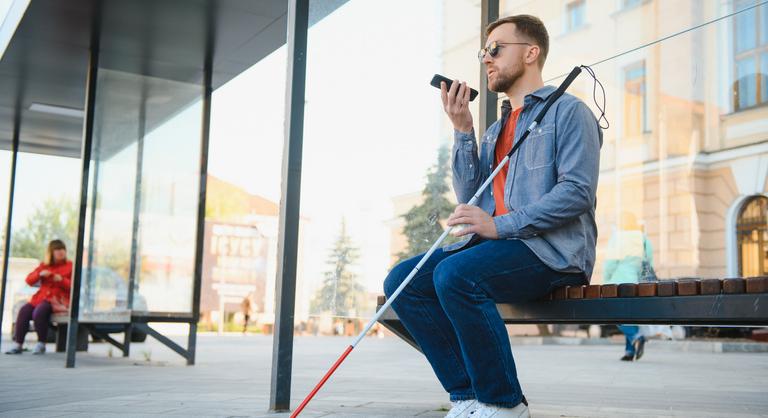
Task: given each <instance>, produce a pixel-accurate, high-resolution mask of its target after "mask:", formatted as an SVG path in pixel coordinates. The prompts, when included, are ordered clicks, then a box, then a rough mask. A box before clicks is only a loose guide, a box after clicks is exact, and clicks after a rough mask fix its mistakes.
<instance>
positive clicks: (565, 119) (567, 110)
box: [445, 86, 603, 280]
mask: <svg viewBox="0 0 768 418" xmlns="http://www.w3.org/2000/svg"><path fill="white" fill-rule="evenodd" d="M554 91H555V87H552V86H544V87H542V88H540V89H538V90H536V91H535V92H533V93H531V94H529V95H527V96H526V97H525V99H524V101H523V110H522V111H521V113H520V116H519V119H518V122H517V127H516V129H515V140H517V139H518V138H520V136H521V135H522V134H523V132H524V131H525V130H526V129H527V128H528V126H529V125H530V124H531V122H533V119H534V118H535V117H536V115H537V114H538V113H539V110H541V108H542V107H543V106H544V103H545V102H546V100H547V98H548V97H549V95H550V94H552V92H554ZM505 122H506V115H504V116H503V117H502V119H500V120H498V121H496V122H495V123H494V124H493V125H491V126H490V127H489V128H488V130H487V131H486V132H485V134H484V135H483V137H482V139H481V140H480V153H479V154H478V146H477V141H476V140H475V134H474V132H470V133H463V132H458V131H455V132H454V145H453V187H454V190H455V191H456V197H457V198H458V200H459V202H461V203H467V202H468V201H469V200H470V199H471V198H472V196H473V195H474V193H475V192H476V191H477V189H478V188H479V187H480V185H481V184H482V182H483V181H485V179H487V178H488V176H489V175H490V174H491V171H493V168H494V167H493V164H494V151H495V148H496V138H497V137H498V136H499V133H500V132H501V131H502V128H503V127H504V123H505ZM602 143H603V133H602V130H601V129H600V127H599V125H598V121H597V120H596V118H595V116H594V115H593V114H592V111H591V110H590V109H589V107H587V105H586V104H584V103H583V102H582V101H581V100H579V99H578V98H576V97H574V96H572V95H569V94H567V93H566V94H563V96H562V97H560V98H559V99H558V100H557V101H556V102H555V103H554V104H553V105H552V107H550V108H549V111H548V112H547V114H546V115H545V116H544V119H543V120H542V121H541V123H540V124H539V125H538V126H537V127H536V128H535V129H534V131H533V132H531V134H530V135H529V136H528V138H527V139H526V140H525V142H524V143H523V144H522V145H521V146H520V148H519V149H518V150H517V152H515V154H514V155H512V157H511V158H510V161H509V166H508V168H507V169H508V174H507V181H506V184H505V186H504V205H505V207H506V208H507V210H508V211H509V213H507V214H504V215H501V216H494V218H493V221H494V223H495V224H496V231H497V232H498V234H499V238H500V239H519V240H521V241H523V242H524V243H525V244H526V245H527V246H528V247H529V248H530V249H531V251H533V252H534V253H535V254H536V255H537V256H538V257H539V258H540V259H541V261H542V262H544V264H546V265H547V266H549V267H550V268H552V269H553V270H556V271H562V272H568V273H577V272H582V273H584V276H585V278H586V279H587V280H589V278H590V277H591V275H592V270H593V268H594V265H595V245H596V240H597V225H596V223H595V207H596V205H597V200H596V197H595V192H596V190H597V178H598V173H599V170H600V169H599V165H600V147H601V146H602ZM478 206H479V207H480V208H482V209H483V210H485V211H486V212H488V213H489V214H490V215H493V214H494V211H495V209H496V205H495V202H494V197H493V190H492V187H490V186H489V187H488V188H487V189H486V190H485V192H484V193H483V194H482V195H481V196H480V199H479V201H478ZM471 238H472V237H471V236H470V237H468V238H466V239H464V240H462V241H460V242H457V243H455V244H452V245H448V246H446V247H445V250H446V251H452V250H457V249H460V248H462V247H464V246H465V245H466V244H467V243H468V242H469V240H470V239H471Z"/></svg>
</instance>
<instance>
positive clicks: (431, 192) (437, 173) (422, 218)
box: [397, 146, 456, 262]
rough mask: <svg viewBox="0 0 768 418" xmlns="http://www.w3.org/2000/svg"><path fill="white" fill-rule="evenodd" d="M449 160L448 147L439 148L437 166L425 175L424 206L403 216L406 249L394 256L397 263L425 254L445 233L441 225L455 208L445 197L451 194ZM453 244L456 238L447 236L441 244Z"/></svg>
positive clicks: (412, 209) (419, 206)
mask: <svg viewBox="0 0 768 418" xmlns="http://www.w3.org/2000/svg"><path fill="white" fill-rule="evenodd" d="M450 156H451V154H450V150H449V149H448V147H447V146H443V147H441V148H440V150H439V152H438V155H437V163H436V164H435V165H434V166H432V168H430V169H429V171H428V172H427V184H426V185H425V186H424V190H423V191H422V192H421V194H422V196H424V202H423V203H422V204H420V205H418V206H414V207H413V208H411V210H409V211H408V212H406V213H405V214H404V215H402V217H403V219H405V227H404V228H403V234H404V235H405V236H406V239H407V240H408V247H406V249H405V250H404V251H402V252H401V253H399V254H398V255H397V256H398V262H400V261H403V260H405V259H407V258H410V257H413V256H415V255H418V254H421V253H423V252H426V251H427V250H428V249H429V247H431V246H432V244H433V243H434V242H435V241H436V240H437V239H438V238H439V237H440V234H442V233H443V231H444V229H443V226H442V225H441V221H444V220H445V219H447V218H448V216H449V215H450V214H451V213H452V212H453V209H454V207H455V205H454V204H453V203H452V202H451V201H450V200H448V198H447V197H446V195H447V194H448V192H449V191H450V188H449V187H448V179H449V178H450V172H451V167H450ZM452 242H456V238H454V237H450V236H449V237H448V238H446V240H445V241H443V243H444V244H446V245H447V244H450V243H452Z"/></svg>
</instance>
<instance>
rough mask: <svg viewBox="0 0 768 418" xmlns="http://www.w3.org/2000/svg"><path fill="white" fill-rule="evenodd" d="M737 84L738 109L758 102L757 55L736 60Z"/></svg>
mask: <svg viewBox="0 0 768 418" xmlns="http://www.w3.org/2000/svg"><path fill="white" fill-rule="evenodd" d="M736 84H737V85H738V90H737V92H738V93H737V94H738V96H737V97H738V101H737V106H738V109H744V108H747V107H750V106H754V105H756V104H757V76H756V74H755V57H754V56H750V57H749V58H743V59H740V60H736Z"/></svg>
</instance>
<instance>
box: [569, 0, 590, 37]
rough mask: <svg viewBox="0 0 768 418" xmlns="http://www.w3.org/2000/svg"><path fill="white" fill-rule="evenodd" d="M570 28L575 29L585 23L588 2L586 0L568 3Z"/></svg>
mask: <svg viewBox="0 0 768 418" xmlns="http://www.w3.org/2000/svg"><path fill="white" fill-rule="evenodd" d="M567 9H568V10H567V13H568V30H575V29H578V28H580V27H581V26H582V25H584V18H585V14H586V13H585V9H586V4H585V2H584V1H575V2H573V3H568V6H567Z"/></svg>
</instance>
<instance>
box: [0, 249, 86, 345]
mask: <svg viewBox="0 0 768 418" xmlns="http://www.w3.org/2000/svg"><path fill="white" fill-rule="evenodd" d="M71 280H72V262H71V261H69V260H67V247H66V246H65V245H64V243H63V242H62V241H60V240H57V239H56V240H53V241H51V242H50V243H48V250H47V251H46V252H45V260H43V262H42V263H40V265H39V266H38V267H37V268H36V269H35V270H34V271H32V273H29V276H27V284H28V285H30V286H34V285H36V284H38V283H39V286H40V290H38V291H37V293H35V294H34V296H32V299H30V300H29V303H27V304H26V305H24V306H22V307H21V309H19V315H18V317H17V318H16V329H15V330H14V333H13V341H14V346H13V348H12V349H11V350H9V351H7V352H6V354H21V353H22V351H23V349H22V346H23V345H24V337H25V336H26V335H27V332H28V331H29V321H30V320H32V321H34V323H35V331H36V332H37V345H35V348H34V350H33V351H32V353H33V354H43V353H45V342H46V340H47V337H48V323H49V322H50V320H51V314H52V313H54V312H56V313H60V312H66V311H67V310H68V309H69V289H70V283H71Z"/></svg>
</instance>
